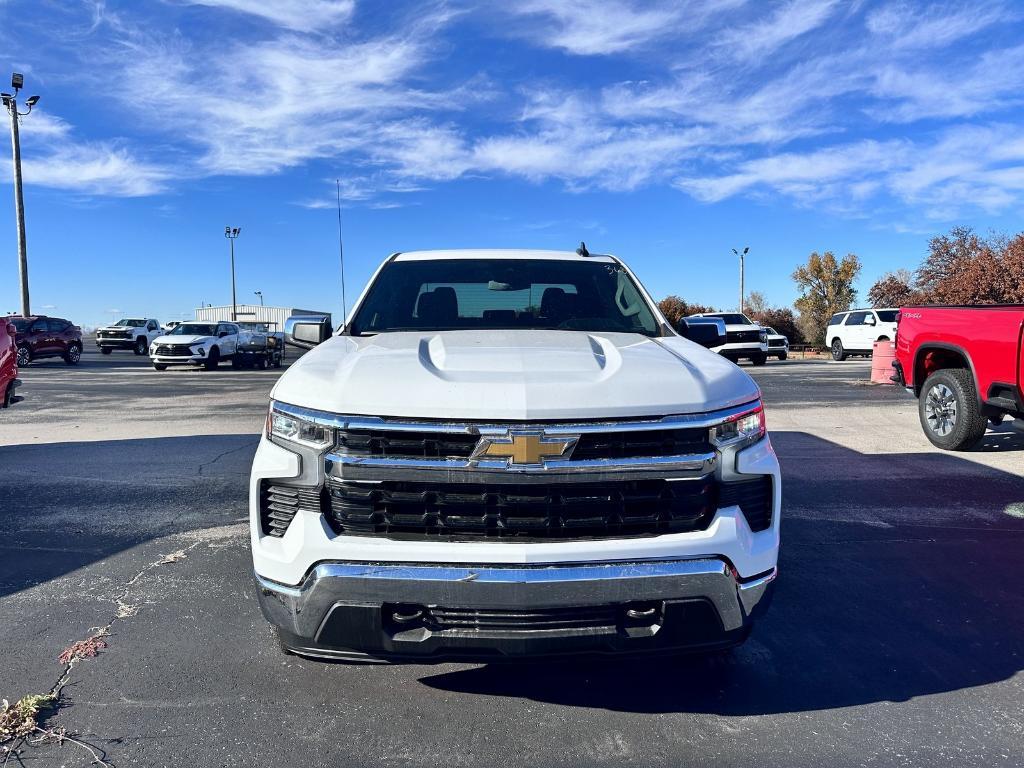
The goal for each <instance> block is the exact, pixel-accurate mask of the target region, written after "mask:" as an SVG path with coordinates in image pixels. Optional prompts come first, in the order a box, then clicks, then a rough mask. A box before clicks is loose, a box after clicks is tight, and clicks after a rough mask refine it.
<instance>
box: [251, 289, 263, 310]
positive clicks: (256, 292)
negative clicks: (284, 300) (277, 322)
mask: <svg viewBox="0 0 1024 768" xmlns="http://www.w3.org/2000/svg"><path fill="white" fill-rule="evenodd" d="M253 293H255V294H256V295H257V296H259V297H260V306H261V307H262V306H263V291H253Z"/></svg>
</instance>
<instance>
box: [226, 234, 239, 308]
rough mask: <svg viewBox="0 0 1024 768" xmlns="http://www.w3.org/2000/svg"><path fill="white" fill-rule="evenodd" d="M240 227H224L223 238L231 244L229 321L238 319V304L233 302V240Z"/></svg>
mask: <svg viewBox="0 0 1024 768" xmlns="http://www.w3.org/2000/svg"><path fill="white" fill-rule="evenodd" d="M241 231H242V228H241V227H235V228H234V229H232V228H231V227H224V237H226V238H227V239H228V242H229V243H231V320H232V321H234V320H237V319H238V302H237V301H236V300H235V238H237V237H238V235H239V234H240V233H241Z"/></svg>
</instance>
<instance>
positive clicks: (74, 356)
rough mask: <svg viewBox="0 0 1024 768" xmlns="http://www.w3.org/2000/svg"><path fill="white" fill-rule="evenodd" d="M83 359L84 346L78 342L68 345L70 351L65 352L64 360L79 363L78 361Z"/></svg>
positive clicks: (69, 362)
mask: <svg viewBox="0 0 1024 768" xmlns="http://www.w3.org/2000/svg"><path fill="white" fill-rule="evenodd" d="M81 359H82V348H81V347H80V346H78V345H77V344H72V345H71V346H70V347H68V351H67V352H65V353H64V362H65V363H67V364H68V365H78V361H79V360H81Z"/></svg>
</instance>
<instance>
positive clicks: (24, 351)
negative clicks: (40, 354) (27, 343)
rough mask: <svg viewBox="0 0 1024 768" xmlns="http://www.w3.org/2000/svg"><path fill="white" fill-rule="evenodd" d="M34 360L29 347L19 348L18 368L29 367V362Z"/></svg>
mask: <svg viewBox="0 0 1024 768" xmlns="http://www.w3.org/2000/svg"><path fill="white" fill-rule="evenodd" d="M31 358H32V354H31V353H30V352H29V351H28V347H18V367H19V368H24V367H25V366H26V365H28V363H29V360H30V359H31Z"/></svg>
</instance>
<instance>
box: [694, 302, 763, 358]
mask: <svg viewBox="0 0 1024 768" xmlns="http://www.w3.org/2000/svg"><path fill="white" fill-rule="evenodd" d="M690 317H720V318H722V320H723V321H724V322H725V335H726V343H725V344H723V345H722V346H720V347H717V348H716V349H713V350H712V351H713V352H717V353H718V354H720V355H721V356H722V357H727V358H729V359H730V360H732V361H734V362H735V361H736V360H742V359H743V358H746V359H748V360H750V362H752V363H753V364H754V365H764V364H765V362H766V361H767V360H768V334H767V333H766V332H765V330H764V328H762V327H761V326H759V325H758V324H757V323H755V322H754V321H753V320H751V319H750V318H749V317H747V316H746V315H744V314H743V313H741V312H702V313H700V314H696V315H690Z"/></svg>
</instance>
